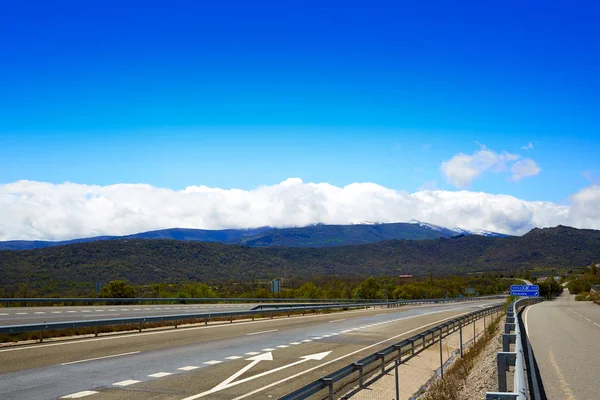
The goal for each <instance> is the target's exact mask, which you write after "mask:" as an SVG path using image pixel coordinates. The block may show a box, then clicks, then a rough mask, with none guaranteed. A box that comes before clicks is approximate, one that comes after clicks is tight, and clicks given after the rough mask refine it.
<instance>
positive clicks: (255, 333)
mask: <svg viewBox="0 0 600 400" xmlns="http://www.w3.org/2000/svg"><path fill="white" fill-rule="evenodd" d="M278 330H279V329H270V330H268V331H260V332H252V333H246V336H252V335H261V334H263V333H269V332H277V331H278Z"/></svg>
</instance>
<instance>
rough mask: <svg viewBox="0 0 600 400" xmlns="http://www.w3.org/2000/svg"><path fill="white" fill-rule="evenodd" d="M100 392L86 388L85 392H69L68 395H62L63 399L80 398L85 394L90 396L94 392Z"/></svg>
mask: <svg viewBox="0 0 600 400" xmlns="http://www.w3.org/2000/svg"><path fill="white" fill-rule="evenodd" d="M96 393H98V392H94V391H93V390H84V391H83V392H77V393H73V394H68V395H66V396H62V397H61V399H80V398H82V397H85V396H89V395H92V394H96Z"/></svg>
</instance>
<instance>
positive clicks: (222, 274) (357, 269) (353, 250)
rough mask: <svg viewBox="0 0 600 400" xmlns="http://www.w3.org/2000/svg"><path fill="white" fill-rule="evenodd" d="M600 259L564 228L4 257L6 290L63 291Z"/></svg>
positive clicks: (87, 249)
mask: <svg viewBox="0 0 600 400" xmlns="http://www.w3.org/2000/svg"><path fill="white" fill-rule="evenodd" d="M593 259H595V260H600V231H594V230H579V229H575V228H568V227H563V226H559V227H556V228H547V229H534V230H532V231H531V232H529V233H527V234H526V235H524V236H522V237H505V238H502V237H485V236H475V235H471V236H461V237H456V238H452V239H447V238H439V239H433V240H392V241H385V242H378V243H372V244H365V245H356V246H338V247H324V248H295V247H258V248H257V247H254V248H253V247H246V246H239V245H225V244H221V243H202V242H186V241H176V240H164V239H156V240H141V239H120V240H109V241H97V242H89V243H76V244H70V245H65V246H58V247H50V248H43V249H35V250H26V251H2V252H0V287H6V286H9V287H13V288H14V286H15V285H17V284H19V283H25V282H27V283H28V284H29V285H30V286H32V287H37V288H42V287H45V288H46V289H45V290H52V291H54V292H56V291H62V290H63V289H66V288H72V287H73V286H76V285H78V284H81V283H82V282H86V284H91V283H92V282H94V281H96V280H100V281H102V282H108V281H110V280H114V279H126V280H128V281H130V282H132V283H136V284H146V283H153V282H182V281H189V280H192V281H203V282H207V283H218V282H224V281H231V280H233V281H256V280H267V279H272V278H275V277H280V276H284V274H286V275H287V276H288V277H297V278H300V279H310V278H311V277H314V276H319V275H320V276H367V275H375V276H377V275H379V276H395V275H397V274H399V273H406V274H415V275H424V274H427V273H429V272H430V271H434V272H435V273H436V274H461V273H469V272H475V271H508V270H515V269H521V268H531V267H534V266H542V267H544V266H581V265H587V264H589V262H590V260H593Z"/></svg>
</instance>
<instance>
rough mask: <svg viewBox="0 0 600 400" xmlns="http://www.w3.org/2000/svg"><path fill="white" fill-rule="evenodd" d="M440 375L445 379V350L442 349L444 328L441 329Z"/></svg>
mask: <svg viewBox="0 0 600 400" xmlns="http://www.w3.org/2000/svg"><path fill="white" fill-rule="evenodd" d="M440 377H441V378H442V379H444V352H443V350H442V330H441V329H440Z"/></svg>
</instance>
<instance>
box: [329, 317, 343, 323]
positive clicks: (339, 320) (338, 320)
mask: <svg viewBox="0 0 600 400" xmlns="http://www.w3.org/2000/svg"><path fill="white" fill-rule="evenodd" d="M345 320H346V318H342V319H336V320H335V321H329V323H330V324H331V323H334V322H342V321H345Z"/></svg>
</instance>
